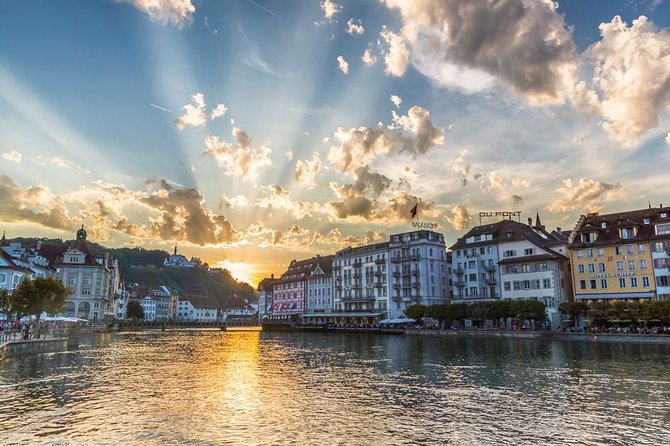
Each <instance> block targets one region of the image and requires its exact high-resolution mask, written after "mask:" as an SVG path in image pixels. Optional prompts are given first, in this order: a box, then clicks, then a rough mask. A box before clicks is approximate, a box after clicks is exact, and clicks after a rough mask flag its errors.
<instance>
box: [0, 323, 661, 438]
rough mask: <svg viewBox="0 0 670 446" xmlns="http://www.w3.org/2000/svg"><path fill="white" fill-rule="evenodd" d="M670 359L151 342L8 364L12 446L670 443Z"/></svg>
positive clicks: (269, 340) (0, 420)
mask: <svg viewBox="0 0 670 446" xmlns="http://www.w3.org/2000/svg"><path fill="white" fill-rule="evenodd" d="M668 422H670V347H668V346H664V345H626V344H611V343H608V344H604V343H603V344H600V343H595V342H562V341H538V340H516V339H479V338H455V337H440V336H384V335H370V334H340V333H333V334H319V333H304V334H303V333H260V332H219V331H167V332H158V331H144V332H135V333H118V334H110V335H102V336H98V337H96V338H93V339H91V340H90V341H89V344H88V345H85V346H84V347H82V348H81V349H80V350H78V351H72V352H63V353H49V354H41V355H37V356H28V357H19V358H10V359H8V360H5V361H4V362H2V363H0V433H1V434H2V437H0V443H1V444H5V443H24V444H25V443H29V444H33V443H37V444H44V443H53V442H62V443H66V442H69V443H76V444H99V443H111V444H123V445H128V444H155V445H159V444H200V445H219V444H235V445H240V444H250V445H252V444H272V445H277V444H293V445H299V444H319V445H324V444H366V445H370V444H384V445H386V444H408V445H409V444H458V445H460V444H473V445H475V444H476V445H480V444H556V445H565V444H602V445H630V444H668V443H670V430H669V427H668Z"/></svg>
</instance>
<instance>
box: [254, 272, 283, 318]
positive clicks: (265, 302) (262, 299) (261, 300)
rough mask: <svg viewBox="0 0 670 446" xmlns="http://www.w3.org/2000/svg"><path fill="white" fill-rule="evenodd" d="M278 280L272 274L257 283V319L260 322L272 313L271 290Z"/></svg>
mask: <svg viewBox="0 0 670 446" xmlns="http://www.w3.org/2000/svg"><path fill="white" fill-rule="evenodd" d="M279 280H280V279H275V275H274V274H272V275H270V277H265V278H264V279H263V280H261V281H260V282H259V283H258V289H257V291H258V319H259V320H261V321H262V320H263V318H265V317H266V316H267V315H268V314H271V313H272V289H273V287H274V285H275V283H277V282H279Z"/></svg>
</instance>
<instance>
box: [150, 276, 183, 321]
mask: <svg viewBox="0 0 670 446" xmlns="http://www.w3.org/2000/svg"><path fill="white" fill-rule="evenodd" d="M149 295H150V296H151V297H152V298H153V299H154V300H155V301H156V320H157V321H169V320H172V319H174V317H175V312H176V311H177V300H178V299H177V295H176V293H175V294H173V293H171V292H170V290H169V289H168V287H166V286H164V285H161V286H159V287H155V288H152V289H151V290H149Z"/></svg>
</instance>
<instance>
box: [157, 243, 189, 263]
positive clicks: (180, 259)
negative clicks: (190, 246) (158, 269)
mask: <svg viewBox="0 0 670 446" xmlns="http://www.w3.org/2000/svg"><path fill="white" fill-rule="evenodd" d="M163 266H166V267H175V268H194V267H195V260H194V259H193V257H191V260H186V257H184V256H183V255H181V254H178V253H177V245H174V252H173V254H172V255H171V256H170V257H168V258H166V259H165V260H164V261H163Z"/></svg>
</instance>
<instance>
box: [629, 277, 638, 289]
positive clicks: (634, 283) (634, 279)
mask: <svg viewBox="0 0 670 446" xmlns="http://www.w3.org/2000/svg"><path fill="white" fill-rule="evenodd" d="M630 287H631V288H637V277H631V278H630Z"/></svg>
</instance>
